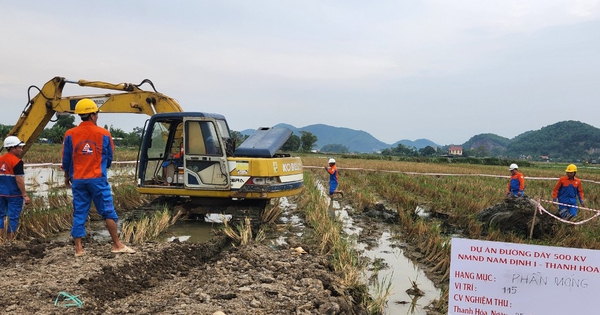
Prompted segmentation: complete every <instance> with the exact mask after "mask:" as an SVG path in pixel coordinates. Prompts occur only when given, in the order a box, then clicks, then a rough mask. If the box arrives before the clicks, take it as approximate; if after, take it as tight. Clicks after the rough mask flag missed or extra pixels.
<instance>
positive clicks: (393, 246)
mask: <svg viewBox="0 0 600 315" xmlns="http://www.w3.org/2000/svg"><path fill="white" fill-rule="evenodd" d="M133 165H134V164H132V163H123V164H115V165H113V167H112V168H111V171H110V174H109V176H110V177H111V181H115V180H117V179H118V178H123V177H129V178H131V177H130V176H124V175H131V174H132V173H133V172H134V171H133V167H132V166H133ZM25 173H26V185H27V189H28V190H34V191H35V195H37V196H45V195H46V194H48V192H51V191H57V190H61V189H62V190H65V191H68V190H66V189H64V187H63V186H62V183H63V181H64V177H63V172H62V170H60V168H59V166H58V165H52V164H42V165H29V166H26V170H25ZM319 185H320V184H319ZM320 189H321V191H322V193H323V196H325V189H324V188H323V187H322V186H321V187H320ZM324 200H328V198H327V197H325V198H324ZM280 206H281V207H282V209H283V215H282V216H281V217H280V218H279V220H278V222H277V224H279V225H285V226H288V227H289V229H288V230H287V232H285V233H282V234H281V235H275V234H272V235H269V236H268V237H269V239H268V242H269V243H271V244H272V246H281V245H282V244H285V243H286V241H287V237H288V236H290V235H293V236H294V237H297V238H300V237H301V236H302V234H303V229H304V224H303V222H302V219H301V217H300V216H299V214H298V212H297V209H296V207H297V206H296V205H295V204H293V203H290V202H289V201H288V200H287V199H285V198H282V199H281V200H280ZM330 209H331V211H332V213H334V214H335V216H336V218H337V219H338V220H341V221H342V222H343V226H344V231H345V233H347V234H348V235H349V236H350V237H351V238H352V239H354V240H355V246H356V249H357V250H359V252H360V253H361V254H362V255H364V256H365V257H367V258H368V259H369V262H370V263H369V268H368V271H367V272H366V274H365V275H364V278H365V281H367V282H368V283H369V285H370V288H371V291H372V293H373V294H376V293H377V290H381V288H382V287H385V286H388V285H389V286H390V294H389V299H388V303H387V306H386V309H385V313H386V314H425V313H426V310H425V309H424V307H425V306H427V305H428V304H429V303H430V302H432V301H433V300H435V299H439V295H440V292H439V290H438V289H436V288H435V286H434V284H433V283H432V282H431V281H430V280H429V279H428V278H427V277H426V276H425V274H424V273H423V271H422V270H421V269H419V267H418V265H417V264H416V263H414V262H413V261H411V260H409V259H407V258H406V257H405V256H404V254H403V251H404V250H406V248H407V247H406V246H405V244H403V243H402V242H401V239H402V237H401V235H398V234H397V232H395V231H394V229H393V226H390V225H386V224H383V223H380V224H379V225H378V226H377V230H378V233H377V234H373V235H371V236H370V238H368V239H369V240H368V242H362V241H358V240H359V239H364V236H361V233H363V227H362V225H363V224H364V222H360V218H358V219H355V218H353V213H354V212H355V211H354V209H352V208H351V207H350V206H349V205H348V204H346V205H343V204H342V203H340V202H339V201H332V204H331V205H330ZM221 222H222V217H221V216H220V215H218V214H215V215H212V216H209V217H208V218H207V220H204V221H202V220H180V221H178V222H177V223H176V224H175V225H173V226H171V227H170V228H169V229H168V231H167V232H166V233H164V235H163V236H162V237H161V240H164V241H174V240H175V239H177V240H178V241H179V242H190V243H203V242H206V241H207V240H209V239H210V238H211V237H213V236H214V234H215V231H216V230H219V229H220V228H221V226H222V223H221ZM89 228H90V229H91V231H90V235H92V236H93V237H94V238H95V239H96V240H102V239H103V238H104V239H106V240H108V238H109V236H108V233H107V232H106V231H105V228H104V225H103V224H92V225H91V226H90V227H89ZM63 237H64V238H65V239H67V238H68V235H66V236H63ZM413 282H414V283H416V284H417V286H418V288H419V289H420V290H421V291H422V292H423V294H424V295H423V296H414V295H409V294H408V293H407V292H406V291H407V289H410V288H412V287H413Z"/></svg>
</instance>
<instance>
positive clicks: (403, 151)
mask: <svg viewBox="0 0 600 315" xmlns="http://www.w3.org/2000/svg"><path fill="white" fill-rule="evenodd" d="M381 155H383V156H435V155H438V151H437V150H436V149H435V148H434V147H432V146H430V145H428V146H426V147H424V148H421V149H417V148H416V147H407V146H405V145H403V144H402V143H399V144H398V145H397V146H396V147H395V148H387V149H383V150H382V151H381Z"/></svg>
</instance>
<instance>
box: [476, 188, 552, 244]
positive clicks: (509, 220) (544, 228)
mask: <svg viewBox="0 0 600 315" xmlns="http://www.w3.org/2000/svg"><path fill="white" fill-rule="evenodd" d="M536 209H537V202H536V201H535V200H533V199H531V198H529V197H523V198H514V197H509V198H506V199H504V201H502V202H500V203H497V204H495V205H494V206H492V207H489V208H487V209H484V210H482V211H481V212H480V213H479V214H478V215H477V219H478V220H479V221H481V222H483V223H484V231H486V232H487V231H488V230H489V229H498V230H500V231H503V232H508V233H515V234H518V235H521V236H523V237H529V233H530V230H531V224H532V222H533V219H534V211H536ZM555 222H556V221H555V220H554V219H552V218H551V217H550V216H548V215H540V214H539V213H538V214H536V216H535V222H534V227H533V237H534V238H540V237H541V236H543V235H545V234H547V233H551V232H552V229H553V226H554V224H555Z"/></svg>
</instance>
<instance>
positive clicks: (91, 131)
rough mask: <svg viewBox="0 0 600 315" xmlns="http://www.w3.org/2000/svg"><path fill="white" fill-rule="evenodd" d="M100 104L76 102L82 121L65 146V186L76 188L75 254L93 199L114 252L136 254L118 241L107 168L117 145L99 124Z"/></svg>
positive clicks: (80, 249)
mask: <svg viewBox="0 0 600 315" xmlns="http://www.w3.org/2000/svg"><path fill="white" fill-rule="evenodd" d="M98 113H99V110H98V106H96V103H94V101H92V100H91V99H87V98H84V99H82V100H80V101H79V102H77V104H76V105H75V114H78V115H79V117H80V118H81V124H79V126H77V127H75V128H71V129H69V130H67V132H66V133H65V136H64V142H63V149H62V169H63V171H64V172H65V185H67V186H71V187H72V191H73V208H74V210H73V226H72V228H71V236H72V237H73V239H74V240H75V256H83V255H85V252H84V251H83V246H82V244H81V239H82V238H83V237H84V236H85V235H86V230H85V222H86V220H87V217H88V214H89V212H90V207H91V204H92V201H93V202H94V205H95V206H96V211H97V212H98V214H99V215H100V216H102V218H103V219H104V222H105V224H106V228H107V229H108V233H109V234H110V237H111V239H112V242H113V246H112V250H111V251H112V252H113V253H131V254H132V253H135V251H134V250H133V249H131V248H129V247H127V246H126V245H124V244H123V243H121V241H120V240H119V236H118V234H117V220H118V219H119V218H118V217H117V212H116V211H115V206H114V204H113V198H112V193H111V189H110V184H109V183H108V175H107V173H108V168H109V167H110V165H111V163H112V159H113V150H114V144H113V141H112V136H111V134H110V132H109V131H108V130H106V129H104V128H102V127H98V126H97V121H98Z"/></svg>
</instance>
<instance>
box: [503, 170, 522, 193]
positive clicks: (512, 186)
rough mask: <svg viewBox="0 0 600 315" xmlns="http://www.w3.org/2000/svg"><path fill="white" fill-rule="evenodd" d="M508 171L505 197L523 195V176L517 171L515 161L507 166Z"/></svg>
mask: <svg viewBox="0 0 600 315" xmlns="http://www.w3.org/2000/svg"><path fill="white" fill-rule="evenodd" d="M508 170H509V171H510V179H509V180H508V188H507V190H506V197H512V196H514V197H523V195H524V194H525V193H524V190H525V177H524V176H523V174H522V173H521V172H519V166H518V165H517V164H515V163H513V164H511V165H510V166H509V167H508Z"/></svg>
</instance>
